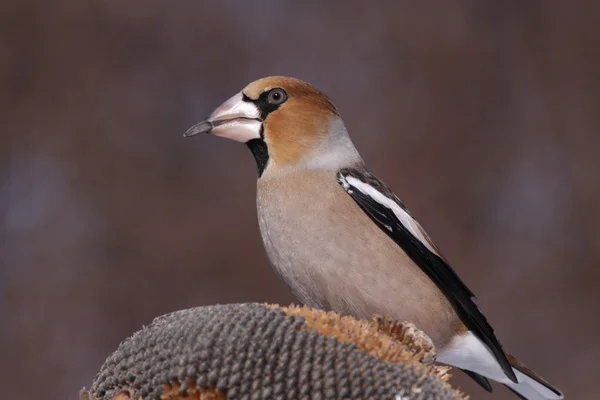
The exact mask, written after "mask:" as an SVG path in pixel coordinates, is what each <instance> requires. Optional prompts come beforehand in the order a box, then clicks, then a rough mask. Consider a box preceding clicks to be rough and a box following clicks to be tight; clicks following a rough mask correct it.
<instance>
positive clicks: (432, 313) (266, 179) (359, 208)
mask: <svg viewBox="0 0 600 400" xmlns="http://www.w3.org/2000/svg"><path fill="white" fill-rule="evenodd" d="M199 134H210V135H213V136H217V137H222V138H227V139H232V140H235V141H238V142H242V143H245V144H246V146H247V147H248V148H249V149H250V151H251V152H252V154H253V156H254V159H255V161H256V167H257V171H258V180H257V196H256V202H257V216H258V222H259V230H260V234H261V236H262V239H263V243H264V246H265V249H266V252H267V255H268V257H269V260H270V263H271V264H272V266H273V268H274V270H275V271H276V272H277V274H278V275H279V276H280V277H281V278H282V279H283V281H285V283H286V284H287V285H288V286H289V288H290V290H291V292H292V293H293V294H294V296H295V297H296V298H297V299H298V300H299V301H300V302H302V303H304V304H305V305H307V306H311V307H315V308H319V309H324V310H331V311H335V312H338V313H341V314H345V315H351V316H353V317H356V318H371V317H372V316H373V315H374V314H378V315H388V316H390V317H392V318H394V319H397V320H405V321H411V322H413V323H414V324H415V325H416V326H417V327H419V328H420V329H421V330H422V331H424V332H425V333H426V334H427V335H428V336H429V337H430V338H431V340H432V342H433V344H434V345H435V347H436V349H437V361H438V362H440V363H443V364H447V365H450V366H454V367H456V368H459V369H461V370H463V371H464V372H465V373H466V374H467V375H469V376H470V377H471V378H473V379H474V380H475V381H476V382H477V383H478V384H480V385H481V386H482V387H483V388H484V389H486V390H487V391H489V392H491V391H492V386H491V384H490V382H489V380H488V379H491V380H493V381H496V382H499V383H501V384H504V385H506V386H507V387H508V388H509V389H510V390H511V391H513V392H514V393H515V394H516V395H517V396H519V397H520V398H523V399H530V400H531V399H562V398H563V397H564V396H563V394H562V392H561V391H560V390H559V389H557V388H556V387H554V386H552V385H551V384H550V383H548V382H546V381H545V380H544V379H542V378H541V377H540V376H538V375H536V374H535V373H534V372H533V371H531V370H529V369H528V368H527V367H525V366H524V365H523V364H522V363H520V362H519V361H518V360H517V359H515V358H514V357H512V356H511V355H510V354H508V353H506V352H505V351H504V350H503V348H502V345H501V344H500V342H499V340H498V339H497V337H496V335H495V333H494V330H493V328H492V327H491V325H490V324H489V322H488V321H487V319H486V317H485V316H484V315H483V313H482V312H481V311H480V310H479V308H478V306H477V304H476V303H475V296H474V294H473V292H472V291H471V290H470V289H469V288H468V287H467V286H466V284H465V283H463V281H462V280H461V279H460V278H459V276H458V275H457V274H456V272H455V271H454V270H453V268H452V267H451V266H450V264H449V262H448V261H447V259H446V258H445V257H444V256H443V255H442V253H441V252H440V250H439V249H438V247H437V246H436V245H435V244H434V242H433V241H432V240H431V238H430V237H429V236H428V235H427V233H426V232H425V230H424V229H423V228H422V227H421V225H420V224H419V223H418V222H417V220H416V219H415V218H414V217H413V214H412V213H411V212H410V211H409V210H408V208H407V207H406V206H405V205H404V204H403V203H402V202H401V201H400V200H399V198H398V197H397V196H396V195H395V194H394V193H393V192H392V190H391V189H389V188H388V187H387V186H386V185H385V184H384V183H383V182H382V181H381V180H379V179H378V178H377V177H376V176H375V175H373V174H372V173H371V172H370V171H369V170H368V169H367V167H366V164H365V162H364V161H363V159H362V158H361V156H360V154H359V153H358V151H357V149H356V147H355V146H354V144H353V142H352V140H351V138H350V136H349V134H348V131H347V129H346V126H345V124H344V122H343V120H342V118H341V115H340V113H339V111H338V110H337V108H336V106H335V105H334V104H333V102H332V101H331V100H330V99H329V97H327V96H326V95H325V94H324V93H323V92H321V91H320V90H319V89H317V88H316V87H315V86H313V85H311V84H309V83H307V82H305V81H302V80H299V79H296V78H291V77H284V76H269V77H265V78H261V79H258V80H256V81H254V82H251V83H250V84H248V85H247V86H246V87H245V88H244V89H243V90H241V91H240V92H239V93H237V94H235V95H234V96H233V97H231V98H230V99H229V100H227V101H225V102H224V103H223V104H222V105H221V106H219V107H217V108H216V109H215V110H214V111H213V112H212V113H211V114H210V116H209V117H208V118H207V119H206V120H205V121H202V122H200V123H198V124H196V125H194V126H192V127H191V128H190V129H188V130H187V131H186V132H185V133H184V136H185V137H190V136H196V135H199Z"/></svg>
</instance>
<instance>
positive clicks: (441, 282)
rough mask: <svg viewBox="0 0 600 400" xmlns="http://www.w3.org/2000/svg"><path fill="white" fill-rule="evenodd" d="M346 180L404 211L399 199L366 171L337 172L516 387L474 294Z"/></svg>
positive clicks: (385, 209)
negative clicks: (368, 188) (367, 187)
mask: <svg viewBox="0 0 600 400" xmlns="http://www.w3.org/2000/svg"><path fill="white" fill-rule="evenodd" d="M347 177H353V178H356V179H358V180H360V181H362V182H364V183H366V184H368V185H370V186H372V187H373V188H374V189H376V190H377V191H379V192H380V193H382V194H383V195H384V196H386V197H388V198H389V199H391V200H393V201H394V202H396V203H397V204H398V205H399V206H400V207H402V209H403V210H405V211H407V209H406V207H405V206H404V205H403V204H402V202H401V201H400V200H399V199H398V197H396V195H394V193H393V192H392V191H391V190H390V189H388V188H387V187H386V186H385V185H384V184H383V182H381V181H380V180H379V179H377V178H376V177H375V176H373V175H372V174H370V173H369V172H367V171H366V170H358V169H342V170H340V171H339V172H338V180H339V182H340V184H341V185H342V187H343V188H344V189H345V190H346V192H347V193H348V194H349V195H350V196H351V197H352V198H353V199H354V201H356V203H357V204H358V205H359V206H360V207H361V208H362V209H363V210H364V211H365V212H366V213H367V215H369V217H370V218H371V219H372V220H373V221H374V222H375V223H376V224H377V226H379V228H381V230H383V231H384V232H385V233H386V234H387V235H388V236H389V237H390V238H391V239H392V240H393V241H394V242H396V243H397V244H398V245H399V246H400V247H401V248H402V250H404V252H406V254H407V255H408V256H409V257H410V258H411V259H412V260H413V262H414V263H415V264H417V265H418V266H419V267H420V268H421V269H422V270H423V271H424V272H425V273H426V274H427V275H428V276H429V278H431V280H433V281H434V282H435V284H436V285H437V286H438V287H439V288H440V290H441V291H442V292H443V293H444V295H445V296H446V297H447V298H448V300H449V301H450V303H451V304H452V306H453V307H454V309H455V310H456V312H457V314H458V316H459V317H460V319H461V320H462V322H463V323H464V324H465V325H466V326H467V328H469V330H471V331H472V332H473V333H474V334H475V335H476V336H477V337H478V338H479V339H480V340H481V341H483V343H485V344H486V345H487V346H488V348H489V349H490V350H491V351H492V353H493V354H494V356H495V358H496V360H498V362H499V363H500V365H501V366H502V369H503V370H504V373H505V374H506V376H507V377H508V378H509V379H510V380H512V381H513V382H515V383H517V377H516V376H515V373H514V372H513V369H512V366H511V364H510V362H509V361H508V359H507V357H506V354H505V353H504V350H502V345H501V344H500V342H499V341H498V339H497V338H496V336H495V335H494V330H493V328H492V327H491V326H490V324H489V323H488V322H487V319H486V318H485V316H484V315H483V314H482V313H481V311H479V308H478V307H477V305H476V304H475V302H474V301H473V298H474V297H475V296H474V295H473V292H471V291H470V290H469V288H468V287H467V286H466V285H465V284H464V283H463V281H461V279H460V278H459V277H458V275H456V272H454V270H453V269H452V267H450V265H448V263H447V262H446V261H445V260H444V259H442V258H441V257H440V256H438V255H437V254H435V253H434V252H432V251H431V250H429V249H428V248H427V246H425V245H424V244H423V243H422V242H421V241H420V240H419V239H418V238H416V237H415V236H414V235H413V234H412V233H411V232H410V231H409V230H408V229H407V228H406V227H405V226H404V224H403V223H402V222H401V221H400V220H399V219H398V218H397V217H396V215H395V214H394V213H393V211H392V210H391V209H389V208H388V207H386V206H384V205H382V204H380V203H379V202H377V201H375V200H373V198H372V197H371V196H369V195H366V194H364V193H362V192H361V191H360V190H359V189H357V188H355V187H353V186H352V185H350V184H349V183H347V180H346V178H347ZM407 212H408V211H407ZM409 215H410V214H409Z"/></svg>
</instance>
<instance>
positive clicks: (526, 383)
mask: <svg viewBox="0 0 600 400" xmlns="http://www.w3.org/2000/svg"><path fill="white" fill-rule="evenodd" d="M506 356H507V358H508V360H509V361H510V363H511V364H512V366H513V370H514V371H515V375H516V376H517V379H518V381H519V383H514V382H508V383H505V385H506V386H507V387H508V388H509V389H510V390H512V391H513V392H514V393H515V394H516V395H518V396H519V397H520V398H522V399H526V400H559V399H562V398H564V396H563V394H562V393H561V392H560V390H558V389H557V388H555V387H554V386H552V385H551V384H549V383H548V382H546V381H545V380H544V379H543V378H541V377H540V376H538V375H536V374H535V373H534V372H533V371H531V370H530V369H529V368H527V367H526V366H525V365H523V364H522V363H521V362H520V361H519V360H517V359H516V358H514V357H513V356H511V355H510V354H507V355H506Z"/></svg>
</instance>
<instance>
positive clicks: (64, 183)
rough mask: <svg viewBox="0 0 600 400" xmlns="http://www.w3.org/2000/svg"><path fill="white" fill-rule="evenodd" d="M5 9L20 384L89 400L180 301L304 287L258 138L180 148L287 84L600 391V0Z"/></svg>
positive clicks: (467, 276) (511, 314) (5, 309)
mask: <svg viewBox="0 0 600 400" xmlns="http://www.w3.org/2000/svg"><path fill="white" fill-rule="evenodd" d="M0 15H1V17H0V118H1V123H0V127H1V128H0V129H1V131H0V133H1V137H0V180H1V181H0V215H1V218H2V231H1V232H0V380H1V382H2V388H3V389H2V394H3V395H2V397H3V398H11V399H30V398H34V397H36V395H37V397H39V395H40V393H43V394H44V395H45V396H44V398H48V399H65V398H76V396H77V393H78V390H79V389H80V388H81V387H82V386H84V385H86V386H89V384H90V383H91V381H92V379H93V377H94V374H95V373H96V372H97V371H98V369H99V368H100V365H101V364H102V362H103V360H104V358H105V357H106V356H107V355H108V354H109V353H110V352H112V351H113V350H114V349H115V348H116V346H117V345H118V343H119V341H120V340H122V339H124V338H125V337H126V336H128V335H130V334H131V333H132V332H134V331H135V330H137V329H139V328H140V327H141V326H142V325H143V324H148V323H149V322H150V321H151V320H152V318H153V317H155V316H158V315H160V314H163V313H166V312H169V311H172V310H177V309H181V308H185V307H191V306H197V305H205V304H213V303H228V302H247V301H259V302H280V303H288V302H290V301H291V300H292V298H291V296H290V294H289V293H288V292H287V289H286V288H285V287H284V286H283V284H282V283H280V282H279V280H278V279H277V278H276V277H275V275H274V273H273V272H272V271H271V268H270V267H269V264H268V261H267V258H266V256H265V253H264V251H263V248H262V244H261V241H260V238H259V233H258V229H257V222H256V215H255V180H256V171H255V164H254V161H253V160H252V156H251V155H250V153H249V151H248V150H247V149H246V148H245V147H244V146H242V145H239V144H235V143H233V142H229V141H225V140H220V139H216V138H210V137H206V138H195V139H187V140H185V139H183V138H182V133H183V132H184V131H185V130H186V129H187V128H188V127H189V126H191V125H192V124H193V123H196V122H198V121H200V120H201V119H203V118H204V117H205V116H207V115H208V114H209V113H210V112H211V111H212V110H213V108H215V107H216V106H218V105H219V104H220V103H221V102H222V101H224V100H226V99H227V98H228V97H229V96H231V95H233V94H234V93H236V92H237V91H239V90H240V89H241V88H242V87H244V86H245V85H246V84H247V83H248V82H250V81H251V80H254V79H256V78H259V77H262V76H265V75H272V74H282V75H291V76H296V77H299V78H302V79H305V80H307V81H309V82H311V83H313V84H315V85H316V86H318V87H319V88H321V89H322V90H323V91H325V92H326V93H327V94H328V95H329V96H330V97H331V98H332V99H333V100H334V102H335V103H336V104H337V106H338V108H339V110H340V111H341V113H342V115H343V116H344V117H345V122H346V125H347V126H348V129H349V130H350V132H351V134H352V136H353V139H354V141H355V143H356V145H357V147H358V148H359V150H360V151H361V152H362V155H363V156H364V158H365V160H366V161H367V163H368V164H369V166H370V168H371V169H372V170H373V171H374V172H375V173H376V174H378V175H379V176H380V177H381V178H382V179H383V180H384V181H385V182H386V183H388V184H389V185H390V186H391V187H392V188H394V189H395V190H396V192H397V193H398V194H399V195H400V196H401V197H402V199H403V200H404V201H405V202H406V203H407V204H408V205H409V207H410V208H411V209H412V210H413V212H414V213H415V214H416V215H417V217H418V218H419V219H420V221H421V222H422V224H423V225H424V226H425V227H426V228H427V229H428V231H429V233H430V234H431V235H432V237H434V238H435V240H436V241H437V243H438V244H439V245H440V247H441V248H442V250H443V252H444V253H445V254H446V256H447V257H448V258H449V259H450V260H451V262H452V264H453V265H454V267H455V269H456V270H457V271H458V272H459V274H460V275H461V276H462V277H463V279H464V280H465V281H466V282H467V284H468V285H469V286H470V287H471V288H472V290H473V291H474V292H475V293H476V294H477V295H478V296H479V304H480V306H481V307H482V309H483V310H484V311H485V313H486V314H487V316H488V318H489V319H490V320H491V321H492V323H493V325H494V326H495V329H496V331H497V333H498V336H499V337H500V339H501V340H502V342H503V343H504V345H505V347H506V348H507V349H509V350H510V351H511V352H512V353H513V354H515V355H517V356H518V357H519V358H521V359H522V360H523V361H524V362H525V363H526V364H528V365H529V366H531V367H532V368H533V369H535V370H536V371H538V372H539V373H540V374H541V375H543V376H544V377H546V378H547V379H549V380H550V381H551V382H553V383H555V384H556V385H558V386H559V387H560V388H561V389H563V390H564V391H565V392H566V394H567V395H568V397H569V398H571V399H592V398H597V393H598V391H600V372H599V370H598V357H599V356H600V342H599V341H598V335H599V334H600V295H599V283H598V281H599V279H600V268H599V264H600V246H599V244H598V243H599V241H600V211H599V208H598V204H599V201H600V180H599V179H598V173H599V172H600V160H599V159H598V157H599V152H600V133H599V130H600V3H598V2H597V1H589V2H584V1H580V2H568V1H559V0H557V1H548V2H531V1H497V2H480V1H477V0H473V1H458V2H452V3H450V2H446V1H443V0H440V1H433V2H429V1H425V2H411V1H387V2H384V1H380V2H366V1H355V2H350V1H327V2H324V1H287V2H282V1H254V2H249V1H245V0H239V1H216V0H215V1H191V0H189V1H183V0H180V1H177V2H174V1H173V2H168V1H159V0H144V1H116V0H113V1H100V0H97V1H86V2H81V1H76V0H71V1H55V2H50V1H43V0H37V1H36V0H12V1H7V0H4V1H3V2H2V6H1V7H0ZM457 375H458V377H457V379H456V380H455V382H456V383H457V384H458V385H459V386H461V387H463V388H464V389H465V390H467V392H469V393H471V394H472V395H473V398H491V397H487V396H488V395H487V394H485V393H484V392H483V391H482V390H481V389H479V388H478V387H476V386H474V384H472V383H471V382H470V381H469V380H468V379H465V378H464V376H463V375H462V374H460V373H457ZM493 398H494V399H509V398H511V399H512V398H514V397H512V395H511V394H510V393H509V392H508V391H507V390H506V389H504V388H502V387H500V386H495V394H494V397H493Z"/></svg>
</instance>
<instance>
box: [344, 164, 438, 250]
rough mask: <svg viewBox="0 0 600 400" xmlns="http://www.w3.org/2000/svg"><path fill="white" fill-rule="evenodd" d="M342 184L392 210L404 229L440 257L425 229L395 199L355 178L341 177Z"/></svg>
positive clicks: (345, 187)
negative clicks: (425, 233) (424, 231)
mask: <svg viewBox="0 0 600 400" xmlns="http://www.w3.org/2000/svg"><path fill="white" fill-rule="evenodd" d="M340 183H341V184H342V186H343V188H344V189H345V190H346V191H349V189H350V186H352V187H354V188H355V189H357V190H359V191H360V192H361V193H362V194H364V195H367V196H369V197H370V198H372V199H373V200H374V201H376V202H377V203H379V204H381V205H382V206H384V207H386V208H388V209H390V210H391V211H392V212H393V213H394V215H395V216H396V218H398V220H399V221H400V222H401V223H402V225H404V227H405V228H406V229H408V231H409V232H410V233H411V234H412V235H413V236H414V237H416V238H417V239H419V241H420V242H421V243H423V245H424V246H425V247H427V249H429V251H431V252H432V253H433V254H436V255H437V256H440V255H439V254H438V252H437V250H436V249H435V248H434V247H433V246H432V245H431V243H430V241H429V240H428V239H427V238H426V237H425V235H423V228H421V226H420V225H419V223H418V222H417V221H415V220H414V218H413V217H411V216H410V215H409V214H408V213H407V212H406V211H405V210H404V209H402V207H400V206H399V205H398V203H396V202H395V201H394V200H393V199H390V198H389V197H387V196H385V195H384V194H383V193H381V192H380V191H379V190H377V189H375V188H374V187H373V186H371V185H369V184H368V183H365V182H363V181H361V180H360V179H357V178H355V177H353V176H341V179H340ZM386 228H388V229H389V230H390V231H391V230H392V229H391V227H388V226H386ZM440 257H441V256H440Z"/></svg>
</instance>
